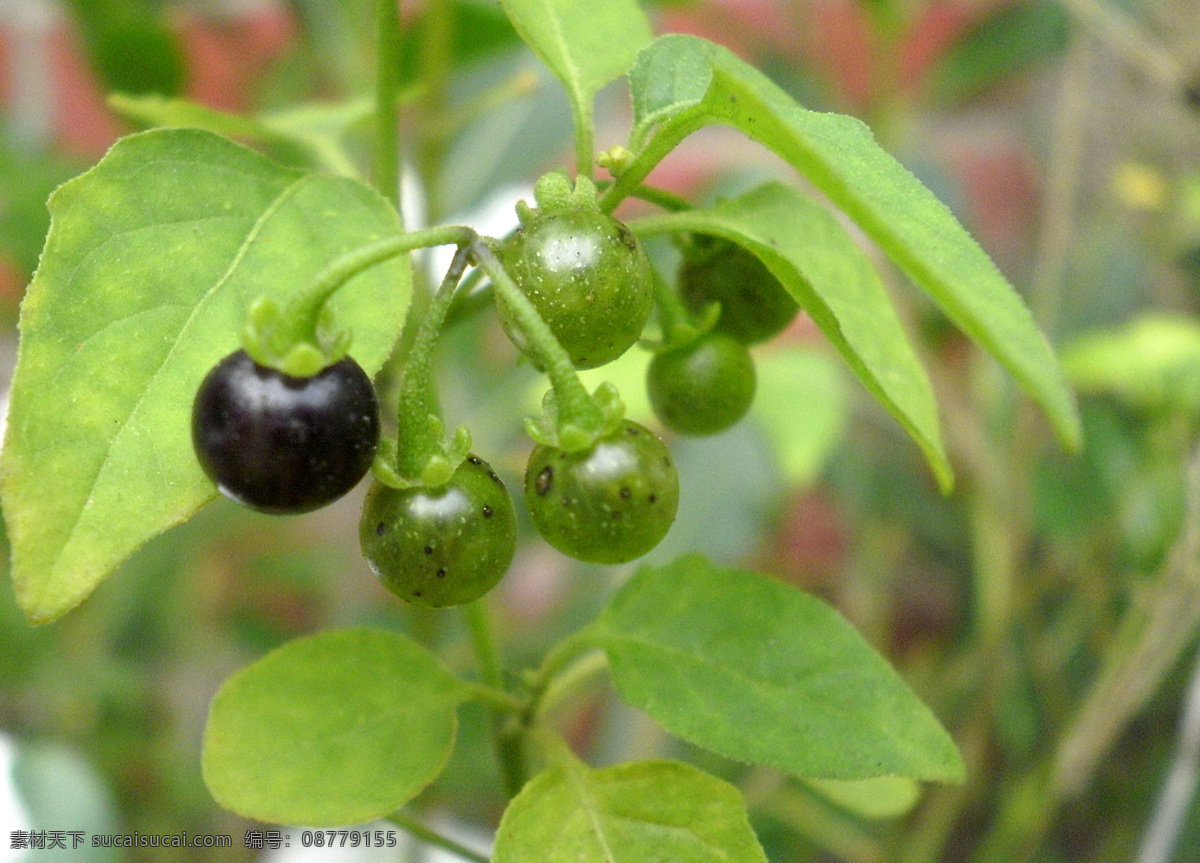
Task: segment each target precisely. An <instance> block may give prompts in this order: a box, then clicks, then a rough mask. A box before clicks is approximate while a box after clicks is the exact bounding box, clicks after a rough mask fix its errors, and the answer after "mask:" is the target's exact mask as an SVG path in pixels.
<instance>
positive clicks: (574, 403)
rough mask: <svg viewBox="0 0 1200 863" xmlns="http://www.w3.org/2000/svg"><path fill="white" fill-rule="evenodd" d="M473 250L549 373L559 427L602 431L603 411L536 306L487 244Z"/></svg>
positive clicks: (473, 246) (477, 243) (476, 246)
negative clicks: (556, 406) (571, 425)
mask: <svg viewBox="0 0 1200 863" xmlns="http://www.w3.org/2000/svg"><path fill="white" fill-rule="evenodd" d="M471 248H472V250H473V252H474V256H475V262H476V263H477V264H478V265H479V268H480V269H481V270H483V271H484V272H485V273H487V275H488V278H490V279H491V280H492V286H493V288H494V289H495V290H496V291H498V292H499V293H500V295H501V296H502V297H503V298H504V302H505V303H507V304H508V307H509V309H510V310H511V311H512V313H513V317H514V318H515V319H516V321H517V325H518V326H519V327H520V328H521V332H522V333H523V334H524V336H525V338H526V340H527V341H528V343H529V345H530V346H531V347H532V349H533V351H534V352H535V353H536V354H537V358H538V359H539V360H541V362H542V366H543V368H545V369H546V376H547V377H549V378H550V385H551V386H552V387H553V388H554V395H555V398H556V399H557V400H558V416H559V421H560V426H561V425H562V424H564V423H571V424H574V425H576V426H578V427H579V428H584V429H589V430H595V429H598V428H600V426H601V425H602V424H603V421H604V418H603V416H602V415H601V413H600V409H599V408H598V407H597V406H596V403H595V402H594V401H592V397H591V396H590V395H588V391H587V390H586V389H584V386H583V382H582V381H580V380H579V375H578V374H576V372H575V366H574V365H572V364H571V358H570V356H568V355H567V352H566V351H565V350H564V349H563V347H562V345H560V344H559V343H558V339H556V338H555V337H554V333H552V332H551V331H550V327H549V326H548V325H547V324H546V322H545V321H544V320H542V316H541V315H539V314H538V312H537V309H535V308H534V307H533V303H531V302H530V301H529V298H528V297H526V296H525V294H524V293H523V292H522V291H521V289H520V288H518V287H517V286H516V284H515V283H514V282H513V280H512V278H511V277H510V276H509V275H508V273H507V272H505V270H504V267H503V266H502V265H501V263H500V261H499V259H498V258H497V257H496V255H495V254H494V253H493V252H492V250H491V249H490V248H488V246H487V244H486V243H484V242H482V241H477V242H475V243H474V244H473V245H472V247H471Z"/></svg>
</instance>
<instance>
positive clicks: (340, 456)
mask: <svg viewBox="0 0 1200 863" xmlns="http://www.w3.org/2000/svg"><path fill="white" fill-rule="evenodd" d="M192 444H193V447H194V449H195V452H196V458H197V459H198V460H199V461H200V466H201V467H202V468H203V469H204V472H205V473H206V474H207V475H208V477H209V479H211V480H212V481H213V482H214V483H216V485H217V488H218V489H220V491H221V493H222V494H224V495H226V496H227V497H229V498H232V499H233V500H235V501H237V502H238V503H241V504H244V505H245V506H248V507H251V508H252V509H256V510H260V511H261V512H267V513H272V514H289V513H302V512H309V511H311V510H314V509H319V508H320V507H323V506H325V505H327V504H329V503H332V502H333V501H335V500H337V499H338V498H339V497H341V496H342V495H344V494H345V493H346V492H348V491H349V490H350V489H352V488H353V487H354V486H355V485H357V484H358V481H359V480H361V479H362V478H363V476H364V475H366V472H367V470H368V468H370V466H371V461H372V459H374V457H375V449H376V447H377V446H378V445H379V402H378V399H377V397H376V395H375V388H374V386H373V385H372V383H371V379H370V378H368V377H367V375H366V373H365V372H364V371H363V370H362V367H361V366H359V365H358V363H356V362H355V361H354V360H353V359H350V358H349V357H346V358H345V359H342V360H341V361H339V362H337V363H334V364H333V365H331V366H328V367H327V368H325V369H323V370H322V371H320V372H319V373H317V374H316V375H313V376H312V377H308V378H295V377H291V376H289V375H285V374H283V373H282V372H280V371H278V370H276V369H272V368H268V367H266V366H260V365H259V364H258V363H256V362H255V361H254V360H253V359H251V358H250V356H249V355H247V354H246V352H245V351H243V350H239V351H235V352H234V353H232V354H230V355H229V356H227V357H226V358H225V359H223V360H222V361H221V362H220V363H218V364H217V365H216V366H215V367H214V368H213V369H212V371H210V372H209V373H208V375H207V376H206V377H205V378H204V381H203V383H201V385H200V388H199V390H198V391H197V393H196V398H195V401H194V402H193V404H192Z"/></svg>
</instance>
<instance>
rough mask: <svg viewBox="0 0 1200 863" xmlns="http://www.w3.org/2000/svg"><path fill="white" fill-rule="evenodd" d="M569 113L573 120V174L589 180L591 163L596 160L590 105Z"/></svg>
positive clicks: (593, 123)
mask: <svg viewBox="0 0 1200 863" xmlns="http://www.w3.org/2000/svg"><path fill="white" fill-rule="evenodd" d="M571 113H572V115H573V116H574V118H575V174H576V175H577V176H579V177H587V178H588V179H589V180H590V179H591V178H592V163H593V162H594V161H595V158H596V157H595V152H594V150H595V141H594V140H593V129H594V127H595V119H594V118H593V117H592V109H591V105H587V106H583V105H580V106H578V107H577V109H576V110H574V111H572V112H571Z"/></svg>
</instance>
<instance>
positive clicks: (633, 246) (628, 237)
mask: <svg viewBox="0 0 1200 863" xmlns="http://www.w3.org/2000/svg"><path fill="white" fill-rule="evenodd" d="M617 236H619V237H620V238H621V242H622V243H624V244H625V247H626V248H627V249H629V251H631V252H635V251H637V238H636V237H634V235H633V231H631V230H629V228H628V227H626V226H625V225H620V226H618V227H617Z"/></svg>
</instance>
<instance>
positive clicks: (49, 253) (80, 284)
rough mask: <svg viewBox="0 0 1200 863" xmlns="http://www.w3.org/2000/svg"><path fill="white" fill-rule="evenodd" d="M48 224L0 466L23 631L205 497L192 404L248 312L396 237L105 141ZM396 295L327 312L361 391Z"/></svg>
mask: <svg viewBox="0 0 1200 863" xmlns="http://www.w3.org/2000/svg"><path fill="white" fill-rule="evenodd" d="M50 214H51V226H50V232H49V235H48V236H47V239H46V247H45V250H44V251H43V253H42V259H41V264H40V266H39V268H38V271H37V274H36V275H35V276H34V279H33V282H32V284H31V285H30V286H29V289H28V291H27V293H26V296H25V300H24V302H23V304H22V306H21V322H20V326H21V341H20V346H19V350H18V355H17V366H16V371H15V373H14V377H13V384H12V391H11V401H10V405H9V414H8V424H7V432H6V437H5V441H4V450H3V453H2V454H0V500H2V502H3V507H4V517H5V522H6V525H7V528H8V533H9V539H10V541H11V543H12V560H13V583H14V586H15V589H16V594H17V598H18V601H19V602H20V604H21V607H22V608H23V609H24V611H25V614H26V615H27V616H28V617H29V619H30V620H32V621H33V622H35V623H44V622H47V621H50V620H54V619H55V618H57V617H59V616H60V615H62V614H65V613H66V612H67V611H69V610H70V609H71V608H73V607H74V606H76V605H77V604H79V603H80V602H81V601H82V600H83V599H84V597H86V596H87V595H88V594H89V593H90V592H91V591H92V590H93V589H94V588H95V587H96V585H97V584H99V583H100V581H101V580H102V579H103V578H104V577H105V576H106V575H107V574H108V573H109V572H111V571H112V570H113V569H114V568H115V567H116V566H117V565H118V564H119V563H120V562H121V561H122V560H124V559H125V558H126V557H128V556H129V555H130V554H132V553H133V552H134V551H135V550H136V549H137V548H138V547H139V546H141V545H142V544H143V543H144V542H146V540H148V539H150V538H151V537H153V536H155V535H156V534H159V533H161V532H162V531H164V530H166V529H167V528H169V527H171V526H172V525H175V524H178V523H179V522H182V521H184V520H185V519H187V518H189V517H190V516H191V515H192V514H193V513H195V512H196V510H197V509H199V508H200V507H201V506H203V505H204V504H205V503H207V502H208V501H209V500H211V499H212V498H213V497H215V496H216V489H215V488H214V486H213V485H212V483H211V482H209V481H208V479H207V478H206V477H205V476H204V473H203V472H202V471H201V469H200V465H199V463H198V462H197V461H196V458H195V455H194V454H193V452H192V444H191V421H190V418H191V405H192V399H193V397H194V395H195V392H196V388H197V386H198V385H199V383H200V381H201V380H202V379H203V377H204V375H205V374H206V373H207V372H208V370H209V369H210V368H211V367H212V366H213V365H215V364H216V362H217V361H218V360H219V359H221V357H223V356H225V355H226V354H228V353H230V352H231V351H233V350H235V349H236V348H237V347H239V343H240V332H241V328H242V325H243V323H244V319H245V312H246V308H247V306H248V305H249V303H250V302H252V301H253V300H254V299H255V298H256V297H258V296H261V295H264V294H265V295H270V296H272V297H274V298H275V299H277V300H279V301H281V302H282V301H284V300H285V299H286V298H287V297H289V296H290V295H292V294H293V292H295V291H296V290H298V289H300V288H301V287H302V286H304V285H306V284H307V283H309V282H310V281H311V280H312V279H313V278H314V276H315V275H316V274H317V273H318V272H319V271H320V270H321V269H322V268H324V267H325V266H326V265H327V264H329V263H330V262H331V261H332V260H334V259H335V258H336V257H338V256H339V255H341V254H343V253H345V252H347V251H349V250H351V249H354V248H356V247H358V246H360V245H363V244H365V243H368V242H371V241H374V240H378V239H381V238H383V237H386V236H390V235H393V234H395V233H397V232H399V230H400V225H399V219H398V217H397V215H396V213H395V211H394V210H392V209H391V208H390V207H389V206H388V204H387V203H386V202H385V201H384V200H383V199H382V198H380V197H379V196H378V195H376V194H375V192H373V191H371V190H370V189H368V188H367V187H365V186H362V185H360V184H359V183H356V182H354V181H352V180H348V179H344V178H337V177H330V176H323V175H316V174H304V173H300V172H297V171H291V170H287V169H285V168H281V167H279V166H278V165H275V164H273V163H272V162H269V161H268V160H267V159H265V158H263V157H262V156H259V155H258V154H256V153H254V152H252V151H250V150H247V149H245V148H244V147H240V146H238V145H236V144H233V143H231V142H229V141H227V140H225V139H224V138H220V137H218V136H216V135H212V134H210V133H207V132H201V131H196V130H178V129H172V130H156V131H152V132H146V133H143V134H139V135H134V136H132V137H129V138H126V139H123V140H122V141H120V142H118V143H117V144H116V145H115V146H114V147H113V148H112V150H110V151H109V153H108V154H107V155H106V156H105V157H104V158H103V159H102V160H101V161H100V163H99V164H98V165H96V166H95V167H94V168H92V169H91V170H90V171H88V172H87V173H85V174H83V175H82V176H80V177H78V178H76V179H74V180H72V181H70V182H68V183H67V184H65V185H64V186H62V187H61V188H59V189H58V191H56V192H55V193H54V194H53V195H52V196H51V198H50ZM409 293H410V274H409V269H408V264H407V261H398V262H394V263H389V264H387V265H381V266H379V267H376V268H374V269H372V270H370V271H368V272H366V273H364V274H362V275H361V276H359V277H357V278H356V279H355V280H354V281H353V282H351V283H350V284H349V285H347V286H346V288H345V289H344V290H342V291H340V292H339V294H338V296H337V297H335V299H334V301H333V306H334V308H335V309H336V312H337V317H338V321H339V323H340V324H341V325H342V326H345V327H347V328H348V329H350V330H351V331H352V332H353V333H354V345H353V347H352V348H351V353H352V354H353V355H354V357H355V358H356V359H357V360H358V361H359V363H360V364H361V365H362V366H363V368H364V369H366V371H367V372H368V374H374V373H375V371H377V370H378V369H379V367H380V366H381V365H382V364H383V361H384V360H385V359H386V357H387V355H388V353H389V351H390V350H391V346H392V344H393V342H394V340H395V337H396V334H397V332H398V330H399V327H400V326H401V324H402V322H403V318H404V313H405V311H406V310H407V306H408V300H409Z"/></svg>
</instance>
